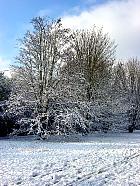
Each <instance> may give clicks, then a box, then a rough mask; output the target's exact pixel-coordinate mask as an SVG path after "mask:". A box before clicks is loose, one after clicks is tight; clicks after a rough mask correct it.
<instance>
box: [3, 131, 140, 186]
mask: <svg viewBox="0 0 140 186" xmlns="http://www.w3.org/2000/svg"><path fill="white" fill-rule="evenodd" d="M53 140H54V139H49V140H48V141H49V142H46V141H45V142H44V141H38V140H33V139H32V138H30V139H28V138H27V139H24V138H19V139H3V138H2V139H0V186H11V185H22V186H47V185H48V186H51V185H54V186H63V185H68V186H78V185H80V186H89V185H90V186H91V185H93V186H97V185H98V186H102V185H108V186H111V185H113V186H117V185H118V186H120V185H122V186H127V185H133V186H134V185H140V132H137V133H133V134H127V133H122V134H104V135H103V134H102V135H101V134H95V135H92V136H85V137H80V136H79V137H77V138H76V137H74V138H73V140H70V138H66V139H64V138H63V139H62V138H61V139H59V138H56V139H55V140H57V142H56V143H54V142H51V141H53ZM61 140H63V141H73V142H65V143H64V142H63V143H60V142H58V141H61ZM74 141H80V142H74Z"/></svg>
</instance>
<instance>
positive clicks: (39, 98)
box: [14, 17, 69, 112]
mask: <svg viewBox="0 0 140 186" xmlns="http://www.w3.org/2000/svg"><path fill="white" fill-rule="evenodd" d="M32 26H33V31H28V32H27V33H26V34H25V36H24V38H23V39H22V40H21V47H20V54H19V56H18V57H17V58H16V61H17V63H18V65H17V66H14V71H15V73H14V76H15V79H16V82H17V86H18V90H19V94H20V96H21V95H22V96H24V97H25V98H26V99H27V98H28V96H29V99H30V100H31V99H32V100H35V101H36V102H37V103H38V111H39V112H46V110H47V107H48V101H49V98H50V97H53V95H54V94H53V91H54V90H55V88H56V86H57V84H58V82H59V72H60V69H61V66H62V63H63V59H64V53H65V50H66V45H67V43H68V41H69V34H68V33H69V30H68V29H64V28H62V24H61V20H60V19H59V20H56V21H52V20H48V19H46V18H41V17H36V18H34V19H33V20H32ZM16 74H17V75H16ZM20 87H21V89H20Z"/></svg>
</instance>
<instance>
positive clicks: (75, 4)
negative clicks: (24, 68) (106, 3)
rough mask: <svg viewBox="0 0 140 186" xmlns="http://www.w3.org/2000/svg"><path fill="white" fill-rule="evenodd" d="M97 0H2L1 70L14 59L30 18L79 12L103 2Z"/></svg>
mask: <svg viewBox="0 0 140 186" xmlns="http://www.w3.org/2000/svg"><path fill="white" fill-rule="evenodd" d="M102 2H103V1H102V0H100V1H98V2H97V1H96V3H95V0H0V70H1V69H4V68H7V64H9V63H11V62H10V61H13V60H14V59H13V58H14V56H15V55H17V51H18V49H17V48H16V43H17V39H18V38H22V36H23V34H24V33H25V32H26V30H27V29H28V27H29V22H30V20H31V19H32V18H33V17H35V16H38V15H44V14H46V15H48V16H50V17H51V18H57V17H61V16H64V15H65V14H67V13H70V14H71V13H73V12H74V13H78V12H77V11H82V10H85V9H87V8H88V7H89V6H90V5H91V4H97V3H102Z"/></svg>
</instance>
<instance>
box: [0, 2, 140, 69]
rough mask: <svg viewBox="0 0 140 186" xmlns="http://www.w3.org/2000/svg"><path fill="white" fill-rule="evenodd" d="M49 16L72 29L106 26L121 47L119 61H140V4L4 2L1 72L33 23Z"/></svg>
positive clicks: (0, 17)
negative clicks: (60, 19) (137, 59)
mask: <svg viewBox="0 0 140 186" xmlns="http://www.w3.org/2000/svg"><path fill="white" fill-rule="evenodd" d="M45 15H46V16H49V17H50V18H55V19H56V18H60V17H61V18H62V23H63V25H64V26H65V27H70V28H72V29H77V28H91V27H92V26H93V25H94V24H95V25H97V26H98V27H102V26H103V30H104V32H105V33H106V32H107V33H109V35H110V37H111V39H112V40H115V42H116V44H117V45H118V47H117V54H116V58H117V59H118V60H126V59H128V58H130V57H136V56H137V57H138V58H140V0H0V71H3V70H8V69H9V65H11V64H13V63H14V58H15V56H17V55H18V48H17V44H18V41H17V40H18V39H19V38H22V37H23V36H24V34H25V32H26V31H27V30H28V29H30V21H31V19H32V18H33V17H36V16H45ZM7 73H8V72H7Z"/></svg>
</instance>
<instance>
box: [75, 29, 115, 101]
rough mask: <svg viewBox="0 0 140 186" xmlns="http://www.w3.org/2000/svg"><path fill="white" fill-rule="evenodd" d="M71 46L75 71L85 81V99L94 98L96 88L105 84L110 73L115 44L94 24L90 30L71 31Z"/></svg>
mask: <svg viewBox="0 0 140 186" xmlns="http://www.w3.org/2000/svg"><path fill="white" fill-rule="evenodd" d="M73 48H74V52H75V62H76V64H75V66H76V67H77V69H76V72H78V73H80V74H82V76H83V78H84V79H85V82H86V83H87V90H86V96H87V100H88V101H91V100H94V99H96V93H97V90H99V89H100V88H101V87H103V85H105V81H106V80H107V78H108V77H109V75H110V70H111V67H112V65H113V62H114V60H115V48H116V46H115V44H114V42H112V41H111V39H110V38H109V36H108V34H104V33H103V30H102V29H97V28H96V27H95V26H94V27H93V28H92V29H90V30H80V31H79V30H77V31H75V32H74V33H73ZM75 66H74V67H75ZM106 83H107V82H106Z"/></svg>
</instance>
